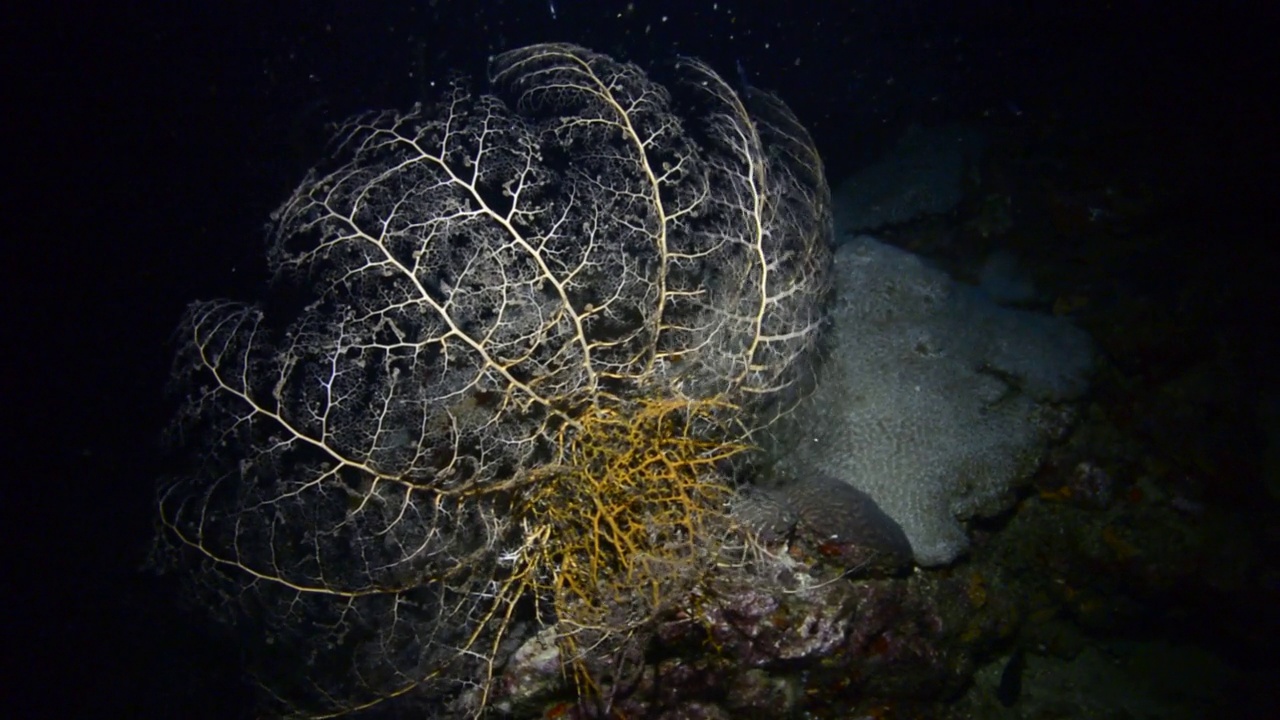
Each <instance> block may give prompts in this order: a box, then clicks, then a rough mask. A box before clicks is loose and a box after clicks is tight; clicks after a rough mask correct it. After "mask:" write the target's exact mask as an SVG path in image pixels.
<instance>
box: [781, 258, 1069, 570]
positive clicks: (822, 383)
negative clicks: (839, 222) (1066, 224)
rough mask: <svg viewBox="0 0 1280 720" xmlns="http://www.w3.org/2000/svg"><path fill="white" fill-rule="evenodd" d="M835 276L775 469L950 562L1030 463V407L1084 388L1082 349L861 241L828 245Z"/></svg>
mask: <svg viewBox="0 0 1280 720" xmlns="http://www.w3.org/2000/svg"><path fill="white" fill-rule="evenodd" d="M834 278H835V286H836V299H835V304H834V306H833V309H832V317H831V320H832V326H831V328H830V331H829V335H828V337H827V345H828V357H827V358H826V361H825V364H824V366H823V367H822V369H821V371H820V375H819V378H818V385H817V390H816V391H815V392H814V393H813V394H812V395H811V396H810V397H809V398H808V400H807V401H806V402H805V403H804V404H803V405H802V406H801V407H800V408H799V409H798V411H797V412H796V414H795V415H794V416H793V418H792V419H791V421H790V424H789V425H788V426H787V427H786V428H785V429H783V430H781V431H780V432H779V433H778V435H777V436H776V438H775V439H776V441H777V445H776V446H775V451H776V452H778V453H779V454H780V455H781V456H782V457H781V460H780V469H781V470H782V471H783V472H784V473H785V474H787V475H791V476H794V477H800V478H803V477H811V476H815V475H829V476H832V477H835V478H838V479H840V480H843V481H844V482H846V483H848V484H849V485H851V486H853V487H855V488H857V489H858V490H861V491H862V492H864V493H866V494H867V495H868V496H869V497H870V498H871V499H872V500H873V501H874V502H875V504H876V505H878V506H879V508H880V509H882V510H883V511H884V512H885V513H886V514H887V515H888V516H889V517H891V518H893V519H894V520H895V521H897V523H898V524H899V525H901V527H902V529H903V530H904V531H905V533H906V536H907V538H908V539H909V540H910V543H911V548H912V552H913V555H914V557H915V560H916V562H917V563H919V564H921V565H941V564H945V563H948V562H951V561H952V560H954V559H955V558H956V557H958V556H959V555H960V554H961V553H963V552H964V551H965V549H966V548H967V547H968V537H967V535H966V532H965V528H964V525H963V524H962V523H963V521H964V520H967V519H969V518H972V517H976V516H989V515H992V514H995V513H998V512H1000V511H1002V510H1004V509H1006V508H1007V507H1009V505H1010V503H1011V501H1012V499H1013V497H1014V493H1013V491H1014V489H1015V487H1016V485H1017V483H1018V482H1019V481H1020V480H1022V479H1023V478H1025V477H1026V476H1027V474H1028V473H1029V472H1030V471H1031V470H1033V469H1034V467H1035V465H1036V464H1037V463H1038V462H1039V459H1040V457H1041V455H1042V452H1043V450H1044V447H1045V444H1046V442H1047V441H1048V439H1049V437H1050V435H1051V434H1052V431H1053V428H1051V427H1050V425H1051V424H1050V423H1047V422H1044V421H1043V419H1042V418H1043V417H1044V416H1045V415H1046V413H1044V412H1043V410H1044V408H1045V406H1046V404H1047V403H1054V402H1060V401H1063V400H1066V399H1069V398H1072V397H1075V396H1077V395H1079V394H1080V393H1081V392H1083V391H1084V390H1085V388H1086V386H1087V381H1086V376H1087V373H1088V370H1089V368H1090V366H1091V363H1092V355H1093V350H1092V344H1091V342H1090V340H1089V338H1088V336H1087V335H1086V334H1085V333H1084V332H1082V331H1081V330H1079V329H1077V328H1075V327H1073V326H1072V325H1070V324H1069V323H1067V322H1066V321H1063V320H1060V319H1057V318H1052V317H1048V316H1043V315H1039V314H1036V313H1032V312H1027V311H1023V310H1013V309H1009V308H1003V307H1000V306H998V305H996V304H994V303H993V302H991V301H990V300H988V299H987V298H986V297H985V296H983V295H982V294H981V293H980V292H979V291H977V290H976V289H973V288H968V287H966V286H962V285H960V284H958V283H955V282H953V281H952V280H951V279H950V278H949V277H948V276H947V275H946V274H945V273H943V272H941V271H939V270H936V269H933V268H930V267H928V266H927V265H925V263H923V262H922V261H921V260H920V259H919V258H918V257H916V256H914V255H911V254H910V253H907V252H905V251H902V250H899V249H896V248H893V247H891V246H888V245H885V244H883V243H880V242H878V241H876V240H874V239H872V238H869V237H860V238H856V239H854V240H853V241H851V242H850V243H848V244H846V245H844V246H842V247H841V248H840V249H839V250H838V251H837V253H836V257H835V265H834ZM835 499H836V498H835V497H834V496H833V497H832V500H833V501H834V500H835Z"/></svg>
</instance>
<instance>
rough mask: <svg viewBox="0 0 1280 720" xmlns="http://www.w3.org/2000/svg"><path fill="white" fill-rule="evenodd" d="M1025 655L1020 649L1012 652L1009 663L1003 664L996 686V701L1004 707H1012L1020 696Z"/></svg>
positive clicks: (1025, 661) (1025, 662)
mask: <svg viewBox="0 0 1280 720" xmlns="http://www.w3.org/2000/svg"><path fill="white" fill-rule="evenodd" d="M1026 664H1027V658H1026V653H1025V652H1023V650H1022V648H1018V649H1017V650H1014V651H1013V654H1012V655H1010V656H1009V662H1007V663H1005V664H1004V670H1003V671H1001V673H1000V684H999V685H997V686H996V699H997V700H999V701H1000V704H1001V705H1003V706H1005V707H1013V706H1014V705H1015V704H1016V703H1017V702H1018V697H1019V696H1020V695H1022V670H1023V668H1025V667H1026Z"/></svg>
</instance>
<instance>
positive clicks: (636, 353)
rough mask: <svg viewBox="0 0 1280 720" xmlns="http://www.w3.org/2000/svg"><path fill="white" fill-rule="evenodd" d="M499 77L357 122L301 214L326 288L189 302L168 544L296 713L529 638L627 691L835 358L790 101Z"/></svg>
mask: <svg viewBox="0 0 1280 720" xmlns="http://www.w3.org/2000/svg"><path fill="white" fill-rule="evenodd" d="M490 79H491V84H492V93H493V94H489V95H484V94H479V93H476V92H473V91H472V90H471V89H470V88H468V87H467V86H466V85H465V84H462V83H455V84H453V85H452V86H451V87H450V88H449V90H448V92H447V93H446V95H445V96H444V97H443V98H441V100H440V102H438V103H436V104H432V105H427V106H423V107H420V108H416V109H415V110H413V111H412V112H408V113H395V112H386V113H374V114H370V115H366V116H361V117H357V118H354V119H353V120H351V121H350V122H349V123H348V124H347V125H346V126H345V127H344V128H342V130H341V131H340V133H339V136H338V138H337V139H336V142H335V145H334V147H335V151H334V154H333V156H332V157H331V158H329V159H328V160H326V161H325V162H324V163H322V164H321V165H320V166H319V167H317V168H316V169H315V170H313V171H312V172H311V173H310V174H309V175H308V176H307V178H306V179H305V180H304V181H303V182H302V184H301V185H300V186H299V187H298V189H297V190H296V191H295V193H294V195H293V196H292V197H291V198H290V199H289V200H288V201H287V202H286V203H285V204H284V205H283V206H282V207H281V208H280V209H279V210H278V211H277V212H276V214H275V215H274V218H273V219H274V232H273V236H272V245H271V251H270V260H271V263H272V266H273V268H274V269H275V271H276V274H277V277H278V278H281V282H285V281H292V282H295V283H296V284H297V287H296V288H295V289H292V290H290V293H291V295H290V297H297V295H298V293H299V292H300V293H302V294H304V295H306V296H308V297H309V303H308V304H305V305H304V306H302V307H301V309H300V310H298V311H297V312H296V314H294V315H291V316H286V317H271V318H270V319H268V318H267V316H266V314H265V313H264V311H263V310H262V309H260V308H258V307H254V306H251V305H247V304H241V303H236V302H230V301H213V302H202V303H196V304H194V305H193V306H192V307H191V309H190V311H189V314H188V317H187V319H186V322H185V324H184V325H183V327H182V333H183V336H184V338H185V344H184V346H183V347H182V349H181V351H180V353H179V356H178V360H177V363H176V367H177V372H178V381H179V383H180V384H181V386H182V387H185V388H187V389H188V390H189V396H188V398H187V403H186V405H185V406H184V408H183V411H182V413H181V415H180V417H179V422H178V431H179V432H178V435H179V436H180V437H181V438H183V439H184V440H185V441H186V442H187V444H188V447H189V449H190V451H191V453H192V455H193V457H194V458H197V459H198V462H197V463H194V465H196V467H195V468H194V469H193V471H192V472H191V473H189V474H187V475H184V476H180V477H177V478H173V479H172V480H170V481H169V482H168V483H167V484H166V485H165V487H164V488H163V490H162V493H161V498H160V514H161V520H162V523H163V526H164V532H163V534H162V545H164V546H165V547H166V548H167V550H168V559H169V560H170V561H171V562H172V563H174V564H175V565H177V566H179V567H182V568H184V569H185V570H187V571H190V574H191V576H192V579H193V583H192V584H193V587H194V590H195V592H196V593H197V596H198V597H199V599H201V600H202V601H203V602H205V603H207V604H208V605H209V606H210V607H211V608H212V609H213V610H214V612H215V613H216V614H218V615H219V616H220V617H222V618H223V619H225V620H228V621H230V622H236V623H240V624H243V623H246V622H248V623H251V624H252V628H253V632H252V633H249V632H245V633H244V634H245V635H246V636H247V635H250V634H252V635H253V636H256V637H261V638H262V639H263V645H262V646H261V647H257V648H253V647H251V648H247V649H248V650H249V651H250V652H251V657H252V658H254V667H253V670H254V671H255V672H256V673H257V675H258V676H259V679H260V681H261V683H262V684H263V686H264V687H266V688H268V689H269V692H270V696H271V699H272V700H273V701H274V702H275V703H276V706H274V707H272V708H270V710H271V711H272V712H277V711H278V712H283V713H292V714H295V715H304V716H331V715H338V714H345V713H349V712H353V711H358V710H362V709H365V708H370V707H374V706H378V705H380V704H382V703H384V702H386V701H387V700H389V699H399V700H400V701H401V702H403V703H408V704H409V705H410V707H411V708H414V711H416V712H419V713H421V714H424V715H439V716H463V715H478V714H481V713H483V712H484V711H485V709H486V708H488V707H490V706H491V705H492V702H493V701H494V698H495V695H494V685H495V680H497V679H498V677H499V671H500V668H502V667H503V665H504V663H505V661H506V659H507V657H508V656H509V655H510V654H511V653H512V652H514V651H515V650H516V648H518V647H520V646H521V645H522V644H523V643H524V642H525V641H526V640H528V639H529V638H538V639H540V640H541V641H543V642H544V643H546V644H548V645H549V646H553V647H554V648H555V651H556V652H555V658H556V664H557V671H558V672H561V673H564V674H565V675H568V676H569V677H571V678H572V679H573V681H574V683H575V688H576V691H577V692H578V693H580V694H581V695H582V696H583V697H598V698H601V699H602V702H604V703H605V704H606V705H607V703H608V701H609V698H608V697H607V696H605V691H606V690H607V689H608V687H610V683H609V682H607V679H606V678H605V676H606V675H608V674H613V675H617V674H619V673H621V672H622V671H623V669H625V666H628V663H630V662H631V660H632V659H633V654H634V650H635V648H637V647H640V646H641V645H642V644H643V638H644V636H645V629H646V628H649V627H651V626H652V623H653V622H654V621H655V619H656V618H657V617H659V616H660V615H661V614H662V613H664V612H665V611H667V610H669V609H670V608H671V607H672V606H673V605H674V604H676V603H678V602H681V601H682V598H685V597H687V596H688V595H689V593H690V592H691V591H692V589H693V588H695V587H697V585H698V583H699V582H700V580H701V579H702V578H703V577H704V576H705V574H706V572H707V571H708V569H709V568H711V567H713V566H714V565H715V564H716V563H717V562H720V561H721V560H722V557H723V555H724V554H725V553H726V552H727V549H728V548H732V547H735V546H741V547H743V548H744V549H745V546H743V545H742V541H741V540H735V539H733V537H732V536H734V534H735V533H736V530H735V528H734V526H733V523H732V521H731V520H730V518H729V517H728V514H727V511H726V509H727V506H728V504H729V503H728V494H729V486H728V483H727V478H728V477H729V474H730V471H731V470H732V465H733V464H734V461H735V458H736V457H737V456H740V455H741V454H742V451H743V450H744V449H745V448H746V447H747V446H748V445H749V444H750V443H751V442H752V440H753V437H754V433H756V432H757V431H758V430H760V429H761V428H762V427H764V426H766V425H767V424H769V423H770V422H771V421H772V419H773V418H775V417H776V416H777V415H778V413H779V412H781V411H782V410H785V409H786V408H787V407H788V406H790V405H791V404H792V403H793V402H794V400H795V399H797V398H798V395H799V393H798V390H797V387H798V384H799V379H800V378H801V377H803V376H804V375H806V374H807V373H806V370H805V368H804V365H805V363H806V359H807V357H808V355H809V353H810V350H811V349H812V348H813V347H814V346H815V344H816V335H817V332H816V331H817V328H818V327H819V325H820V315H821V301H822V299H823V298H824V297H825V295H826V289H827V282H828V280H827V271H828V267H829V260H830V255H829V250H828V246H829V241H830V232H831V230H830V228H831V221H830V211H829V198H828V191H827V186H826V182H825V179H824V177H823V172H822V167H821V163H820V162H819V160H818V157H817V155H816V152H815V150H814V148H813V145H812V142H811V140H810V138H809V137H808V135H807V133H805V131H804V130H803V128H801V127H800V126H799V125H798V123H797V122H796V120H795V118H794V117H793V116H792V115H791V113H790V112H789V111H788V110H787V109H786V108H785V106H783V105H782V104H781V103H780V102H779V101H777V100H776V99H775V98H773V97H771V96H768V95H767V94H760V93H755V92H750V93H746V94H740V93H739V92H738V91H736V90H735V89H734V88H732V87H731V86H730V85H729V84H728V83H726V82H725V81H724V80H722V79H721V78H720V77H719V76H718V75H716V74H715V73H714V72H712V71H711V70H710V69H709V68H707V67H706V66H704V65H702V64H700V63H697V62H694V61H687V62H684V63H683V64H682V65H681V68H680V79H681V81H680V82H679V83H677V84H674V85H672V86H671V87H669V88H668V87H663V86H661V85H658V84H657V83H655V82H654V81H652V80H651V79H649V78H648V77H646V76H645V75H644V73H643V72H641V71H640V70H639V69H638V68H636V67H634V66H632V65H627V64H622V63H618V62H616V61H614V60H612V59H611V58H609V57H606V56H603V55H600V54H597V53H593V52H591V51H589V50H585V49H583V48H579V47H573V46H567V45H540V46H534V47H529V48H523V49H520V50H515V51H512V52H508V53H505V54H502V55H499V56H497V57H496V58H494V60H493V63H492V66H491V69H490ZM673 95H678V96H679V97H680V98H681V102H679V103H677V102H674V101H673ZM677 107H680V108H683V109H685V110H686V111H687V113H686V114H685V115H684V116H681V115H679V114H677V112H676V110H675V108H677ZM282 305H283V306H285V307H288V306H289V303H283V304H282ZM273 307H274V306H273ZM735 544H736V545H735ZM534 655H536V656H537V657H543V658H545V657H546V656H547V655H546V653H545V652H543V653H534Z"/></svg>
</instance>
